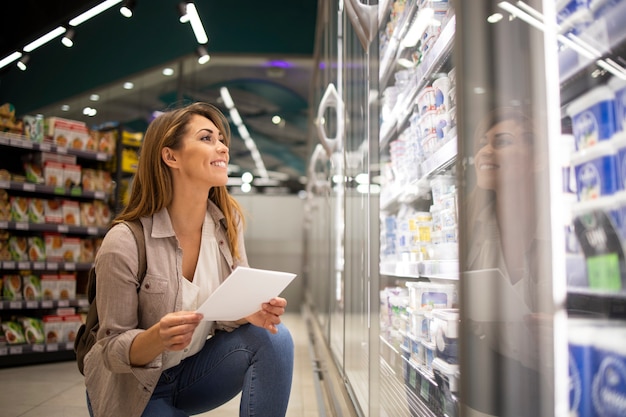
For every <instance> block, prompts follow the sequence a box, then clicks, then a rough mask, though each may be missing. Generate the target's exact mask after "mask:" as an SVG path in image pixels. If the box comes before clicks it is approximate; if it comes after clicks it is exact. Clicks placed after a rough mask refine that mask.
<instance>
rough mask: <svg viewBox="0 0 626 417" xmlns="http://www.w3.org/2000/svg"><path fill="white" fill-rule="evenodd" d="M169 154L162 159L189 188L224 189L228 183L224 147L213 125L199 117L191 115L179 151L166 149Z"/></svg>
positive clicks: (226, 155) (218, 132) (226, 148)
mask: <svg viewBox="0 0 626 417" xmlns="http://www.w3.org/2000/svg"><path fill="white" fill-rule="evenodd" d="M168 151H169V152H170V153H171V156H170V155H169V154H165V155H164V159H165V160H166V162H167V163H168V164H170V165H171V163H172V160H171V159H170V157H171V158H173V161H175V164H174V166H175V167H176V168H177V171H178V173H179V174H180V175H178V177H179V178H181V179H183V180H184V181H185V182H187V183H188V184H189V185H191V186H192V187H197V188H198V189H202V188H205V189H210V188H211V187H219V186H224V185H226V183H227V182H228V160H229V155H228V146H226V144H225V143H224V138H223V136H222V134H221V132H220V131H219V129H218V128H217V127H216V126H215V124H214V123H213V122H212V121H211V120H209V119H207V118H206V117H203V116H200V115H193V116H192V117H191V119H190V121H189V123H188V124H187V128H186V132H185V135H184V137H183V139H182V142H181V146H180V148H179V149H171V148H168Z"/></svg>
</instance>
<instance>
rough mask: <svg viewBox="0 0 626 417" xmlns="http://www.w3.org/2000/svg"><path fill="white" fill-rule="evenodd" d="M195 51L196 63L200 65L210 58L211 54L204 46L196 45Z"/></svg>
mask: <svg viewBox="0 0 626 417" xmlns="http://www.w3.org/2000/svg"><path fill="white" fill-rule="evenodd" d="M196 53H197V54H198V64H200V65H204V64H206V63H207V62H209V60H210V59H211V56H210V55H209V53H208V52H207V50H206V48H205V47H204V46H198V48H197V49H196Z"/></svg>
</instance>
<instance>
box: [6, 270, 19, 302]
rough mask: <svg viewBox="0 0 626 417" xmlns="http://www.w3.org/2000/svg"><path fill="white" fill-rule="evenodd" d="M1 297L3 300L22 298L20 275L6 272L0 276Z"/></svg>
mask: <svg viewBox="0 0 626 417" xmlns="http://www.w3.org/2000/svg"><path fill="white" fill-rule="evenodd" d="M2 298H4V299H5V300H21V299H22V277H21V276H20V275H18V274H6V275H4V276H3V277H2Z"/></svg>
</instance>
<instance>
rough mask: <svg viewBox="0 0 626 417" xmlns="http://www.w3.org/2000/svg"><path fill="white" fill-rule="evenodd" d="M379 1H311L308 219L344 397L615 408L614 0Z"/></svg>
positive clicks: (434, 404)
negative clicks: (313, 44) (313, 134)
mask: <svg viewBox="0 0 626 417" xmlns="http://www.w3.org/2000/svg"><path fill="white" fill-rule="evenodd" d="M371 3H372V4H369V2H368V3H367V4H366V3H361V2H359V1H357V0H351V1H347V0H346V1H321V2H320V19H318V20H319V21H320V22H322V24H321V26H320V28H319V32H318V55H319V56H320V68H321V69H320V71H319V74H318V79H317V81H316V83H315V89H316V91H317V93H316V95H315V96H316V97H317V98H318V99H321V98H323V97H324V96H329V95H330V96H332V97H334V98H333V100H331V102H332V104H333V106H327V105H325V104H321V105H320V111H318V114H317V117H316V118H315V124H316V125H315V127H316V131H317V132H319V133H320V137H321V138H322V140H321V142H320V141H319V139H318V138H315V139H314V140H313V141H312V147H311V149H312V154H313V157H312V161H311V172H310V174H309V177H310V178H313V179H314V180H315V181H314V184H317V186H315V187H314V186H311V187H310V190H311V192H310V197H309V201H310V204H309V207H310V211H309V217H308V221H307V226H306V227H307V230H308V232H307V233H308V236H309V239H308V240H307V243H308V245H307V247H308V250H307V262H308V265H309V266H308V268H307V271H308V274H309V275H308V277H307V283H308V284H307V293H308V304H309V305H310V306H311V308H312V310H313V311H314V314H315V317H316V321H317V323H318V325H320V326H321V327H322V328H323V329H324V330H325V333H324V334H325V336H324V338H325V340H323V341H322V342H324V343H327V344H328V346H329V347H330V350H331V352H332V355H333V358H334V364H335V365H336V366H337V368H338V369H339V372H340V373H341V374H342V382H343V384H345V386H346V389H347V391H348V392H349V393H350V398H351V401H353V402H354V404H355V408H356V410H357V413H358V414H359V415H362V416H449V417H452V416H457V415H460V416H517V415H541V416H550V415H555V416H567V415H578V416H587V415H589V416H591V415H593V416H596V415H607V416H617V415H625V412H626V410H624V408H622V405H623V404H624V403H626V401H624V399H625V398H626V371H624V370H626V364H625V363H624V352H625V349H624V348H623V346H626V332H625V331H624V328H625V326H624V324H626V321H624V320H625V319H626V313H625V312H626V303H625V301H626V295H625V294H626V291H624V285H625V284H626V280H625V278H624V277H626V266H625V265H626V264H625V263H624V242H625V240H624V239H625V236H626V234H625V233H626V232H625V230H626V227H625V226H624V225H625V224H626V220H624V217H623V213H625V212H626V210H624V207H626V192H625V191H623V190H624V188H625V185H624V184H626V180H624V178H625V177H626V174H623V172H626V171H622V170H621V169H622V168H621V166H622V165H623V161H622V159H621V158H622V156H621V155H622V153H626V152H624V151H623V149H626V135H625V134H624V133H623V131H624V128H623V126H622V124H623V123H624V120H625V117H624V114H625V113H624V108H626V104H625V103H626V99H625V98H624V97H625V96H626V94H625V93H626V70H624V68H623V65H624V64H626V60H625V59H624V50H625V48H624V47H625V46H626V41H625V39H626V29H624V28H625V27H626V25H625V23H626V1H625V0H596V1H593V0H589V1H583V0H571V1H566V0H563V1H552V0H544V1H540V0H535V1H525V2H524V1H494V0H472V1H471V2H470V1H456V2H447V1H426V0H414V1H410V0H405V1H401V0H398V1H393V0H386V1H380V2H378V3H376V2H371ZM321 39H323V40H322V41H320V40H321ZM329 91H330V93H328V92H329ZM337 129H339V130H340V132H337V131H336V130H337ZM329 132H332V133H333V134H332V136H331V133H329ZM327 136H331V137H332V138H333V139H331V140H330V141H327V140H326V139H324V138H325V137H327ZM335 139H336V140H335ZM317 142H319V143H320V144H322V145H321V146H320V147H315V144H317ZM313 149H315V150H314V151H313ZM320 184H322V185H320Z"/></svg>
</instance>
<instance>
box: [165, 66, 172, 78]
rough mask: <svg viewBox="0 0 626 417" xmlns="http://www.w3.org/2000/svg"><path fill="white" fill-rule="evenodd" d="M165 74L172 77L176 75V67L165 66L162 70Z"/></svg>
mask: <svg viewBox="0 0 626 417" xmlns="http://www.w3.org/2000/svg"><path fill="white" fill-rule="evenodd" d="M162 73H163V75H165V76H166V77H170V76H172V75H174V69H173V68H169V67H168V68H163V71H162Z"/></svg>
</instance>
